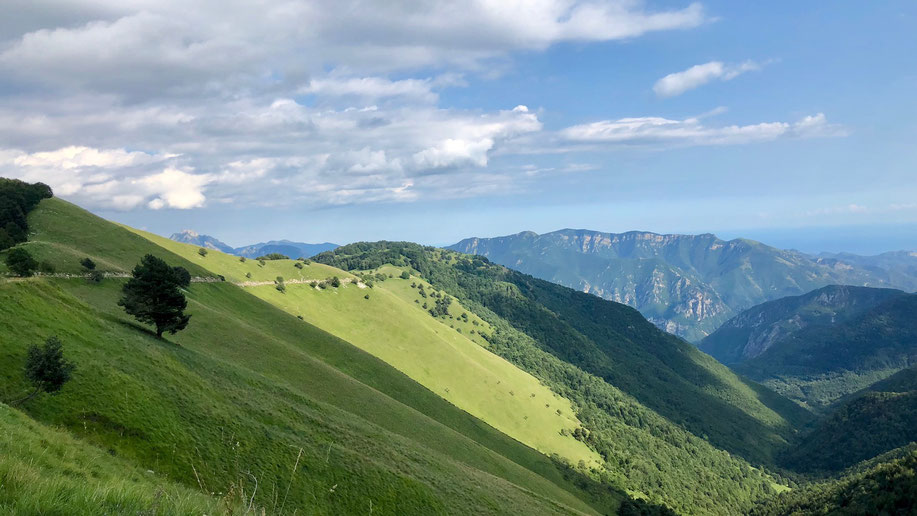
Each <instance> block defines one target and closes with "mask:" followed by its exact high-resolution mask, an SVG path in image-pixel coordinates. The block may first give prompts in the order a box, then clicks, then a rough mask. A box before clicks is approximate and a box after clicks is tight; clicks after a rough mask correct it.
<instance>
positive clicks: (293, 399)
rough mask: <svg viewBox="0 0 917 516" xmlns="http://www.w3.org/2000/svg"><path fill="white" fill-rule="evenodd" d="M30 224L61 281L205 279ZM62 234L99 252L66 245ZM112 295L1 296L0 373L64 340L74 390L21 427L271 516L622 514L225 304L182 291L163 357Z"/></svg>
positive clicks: (49, 285)
mask: <svg viewBox="0 0 917 516" xmlns="http://www.w3.org/2000/svg"><path fill="white" fill-rule="evenodd" d="M30 222H31V224H32V227H33V230H34V235H33V237H34V239H33V240H34V241H33V242H30V243H29V244H27V245H28V246H29V248H30V249H33V250H35V251H36V252H37V253H43V254H44V256H46V257H47V258H48V259H54V260H56V263H57V264H58V266H59V269H60V270H62V271H64V272H68V270H69V271H73V272H75V271H77V270H78V269H79V267H78V265H77V263H76V261H74V260H73V259H74V258H77V259H78V258H81V257H83V256H85V255H90V256H93V257H94V258H93V259H95V258H96V257H97V258H99V260H98V261H99V263H104V264H106V266H107V267H109V269H110V270H113V271H118V270H120V271H124V270H126V269H128V268H129V267H131V266H132V265H133V264H134V263H136V261H137V260H139V257H140V256H141V255H142V254H143V253H146V252H155V253H156V254H158V255H159V256H162V257H164V258H165V259H166V260H167V261H169V262H170V263H172V264H174V265H182V266H185V267H186V268H188V269H189V270H191V271H192V273H194V274H197V275H201V276H206V275H207V274H208V273H207V271H205V270H203V269H201V268H199V267H197V266H196V265H195V264H194V263H191V262H188V261H185V260H183V259H182V258H180V257H178V256H176V255H173V254H171V253H169V252H168V251H166V250H164V249H162V248H158V247H156V246H154V245H153V244H152V243H150V242H149V241H147V240H146V239H143V238H140V237H136V236H135V235H132V234H131V233H129V232H127V231H126V230H123V229H121V228H118V227H116V226H114V225H111V224H108V223H105V222H104V221H101V220H100V219H97V218H95V217H92V216H91V215H90V214H88V213H87V212H85V211H82V210H79V209H78V208H75V207H73V206H72V205H68V204H67V203H63V202H61V201H57V200H51V201H45V202H44V203H43V204H42V206H40V207H39V209H38V210H37V211H36V212H35V213H33V217H32V219H31V220H30ZM71 224H73V225H75V226H77V227H79V228H81V231H84V232H85V234H87V235H95V236H96V238H95V239H93V238H86V239H85V240H84V239H75V238H74V237H73V235H71V233H70V231H71V230H70V226H71ZM135 238H136V239H135ZM118 242H124V243H125V245H124V247H123V248H121V247H119V246H118V245H117V243H118ZM103 250H104V252H103ZM121 281H122V280H120V279H110V280H105V281H103V282H102V283H100V284H90V283H88V282H87V281H85V280H83V279H79V278H76V279H43V278H34V279H30V280H25V281H21V280H15V281H11V280H7V281H3V282H2V283H0V297H2V299H0V333H2V334H3V335H13V336H16V338H15V339H3V340H2V341H0V355H2V356H3V363H5V364H21V363H22V359H23V354H24V350H25V347H26V345H27V344H29V343H31V342H37V341H40V340H43V338H44V337H46V336H47V335H50V334H56V335H58V336H60V337H61V339H63V340H64V342H65V344H66V346H67V353H68V355H69V356H71V357H72V359H73V360H74V361H75V362H76V363H77V366H78V368H79V369H78V371H77V374H76V377H75V378H74V380H73V382H71V384H68V386H67V387H66V389H65V391H64V392H63V393H61V394H60V395H59V396H56V397H45V398H40V399H36V400H33V401H32V402H30V403H29V405H27V406H26V409H27V412H28V413H29V414H30V415H32V416H34V417H35V418H37V419H39V420H42V421H45V422H48V423H52V424H57V425H62V426H65V427H67V428H69V429H70V430H71V431H73V432H75V433H76V434H78V435H79V436H81V437H83V438H84V439H86V440H88V441H89V442H91V443H94V444H96V445H98V446H101V447H103V448H105V449H109V450H110V451H111V453H113V454H117V455H120V456H122V457H123V458H125V459H126V460H129V461H131V462H132V463H135V464H138V465H141V467H144V468H149V469H152V470H154V471H156V472H159V473H162V474H163V475H165V476H166V477H168V478H171V479H174V480H177V481H179V482H181V483H184V484H186V485H189V486H199V485H200V486H203V487H204V488H205V489H207V490H208V491H213V492H219V491H224V492H225V491H226V490H227V489H229V487H230V485H231V484H232V483H235V484H236V485H238V484H239V482H246V485H247V486H249V487H251V486H252V484H253V483H254V481H253V480H252V477H254V478H256V479H257V482H258V484H259V486H260V487H259V490H258V494H257V495H256V503H259V504H261V505H263V506H265V507H267V508H268V510H269V511H271V510H274V511H277V510H278V509H279V507H280V506H281V505H282V503H283V502H282V499H283V496H281V495H280V493H281V492H285V491H286V490H287V489H289V495H288V499H287V502H286V506H285V507H286V508H285V511H286V512H290V509H291V508H295V507H300V508H303V510H305V509H308V511H309V512H318V513H329V512H365V511H367V510H368V507H369V504H370V503H372V504H373V506H374V508H375V509H374V510H375V511H376V513H399V514H403V513H422V514H429V513H431V512H449V513H454V512H476V513H480V512H484V513H487V512H505V511H506V509H507V508H508V507H512V508H513V510H517V509H518V510H521V511H524V512H530V513H569V512H571V511H582V512H586V513H589V512H593V509H592V508H591V507H590V506H589V505H588V504H586V503H584V502H583V501H582V500H581V499H589V500H591V501H592V503H594V504H595V505H596V506H597V507H601V508H602V511H603V512H611V511H613V510H614V507H615V506H616V505H617V503H618V502H619V501H620V500H621V499H622V498H623V495H621V494H620V493H619V492H615V491H613V490H609V489H607V488H599V487H598V486H592V487H589V485H590V484H589V482H588V481H586V480H585V479H584V478H583V477H582V476H579V475H576V474H574V473H572V472H569V471H563V470H560V469H558V468H557V467H556V466H555V465H554V464H552V463H551V462H550V461H549V460H548V459H547V458H545V457H544V456H543V455H541V454H539V453H537V452H535V451H534V450H532V449H530V448H526V447H524V446H522V445H520V444H519V443H517V442H515V441H513V440H512V439H509V438H507V437H506V436H505V435H503V434H501V433H499V432H497V431H495V430H494V429H493V428H491V427H489V426H487V425H486V424H483V423H482V422H481V421H479V420H477V419H475V418H473V417H470V416H469V415H468V414H467V413H464V412H462V411H460V410H457V409H456V408H455V407H453V406H452V405H450V404H449V403H446V402H445V401H443V400H442V399H440V398H439V397H437V396H436V395H434V394H433V393H431V392H429V391H428V390H426V389H423V388H422V387H420V386H419V385H418V384H416V383H415V382H413V381H411V380H410V379H408V378H407V377H405V376H404V375H402V374H401V373H398V372H397V371H395V370H394V369H392V368H391V367H390V366H388V365H386V364H385V363H383V362H381V361H379V360H377V359H375V358H373V357H371V356H370V355H368V354H366V353H364V352H362V351H360V350H358V349H356V348H354V347H353V346H351V345H350V344H348V343H346V342H344V341H341V340H339V339H336V338H334V337H332V336H330V335H328V334H327V333H325V332H323V331H321V330H318V329H316V328H314V327H313V326H311V325H309V324H307V323H304V322H302V321H299V320H297V319H296V318H294V317H292V316H289V315H286V314H283V313H282V312H280V311H278V310H276V309H275V308H274V307H272V306H271V305H269V304H267V303H264V302H262V301H259V300H258V299H256V298H254V297H252V296H250V295H248V294H247V293H245V292H244V291H243V290H241V289H239V288H238V287H236V286H233V285H230V284H225V283H195V284H192V286H191V289H190V290H189V293H188V295H189V302H190V305H189V312H190V313H191V314H192V320H191V325H190V326H189V328H188V330H186V331H184V332H181V333H179V334H178V335H176V336H175V337H174V338H170V340H169V341H159V340H157V339H155V338H154V337H153V336H152V335H150V332H149V331H148V330H146V329H144V328H140V327H138V326H137V325H136V324H135V323H134V322H133V321H132V320H130V319H129V318H128V317H127V316H125V315H124V314H123V312H121V311H120V309H119V308H118V307H117V306H116V303H115V302H116V300H117V298H118V295H119V288H120V284H121ZM0 373H2V374H0V392H3V393H4V395H5V397H7V398H9V397H12V396H11V395H13V394H14V393H18V392H21V391H23V390H25V386H24V385H23V384H22V380H21V378H20V376H19V375H20V373H19V370H18V368H16V367H13V368H3V370H2V371H0ZM300 450H301V451H300ZM300 453H301V455H300ZM297 457H299V459H298V464H297ZM294 465H296V466H297V467H296V469H295V470H294ZM577 479H578V480H577ZM574 481H576V482H577V483H578V484H580V485H583V486H586V487H589V489H590V491H591V492H592V493H595V494H596V495H597V496H596V497H590V495H588V494H586V493H585V491H583V490H582V489H579V488H577V487H575V486H574V484H573V482H574ZM199 482H200V483H199ZM300 512H302V511H300Z"/></svg>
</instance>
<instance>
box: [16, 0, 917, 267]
mask: <svg viewBox="0 0 917 516" xmlns="http://www.w3.org/2000/svg"><path fill="white" fill-rule="evenodd" d="M915 29H917V3H914V2H913V1H886V2H869V3H863V2H854V1H844V0H838V1H830V2H829V1H820V2H819V1H815V2H798V1H779V0H775V1H772V2H735V1H725V0H723V1H703V2H690V1H677V0H664V1H641V0H589V1H580V0H529V1H523V0H476V1H475V0H471V1H449V0H442V1H437V2H431V1H422V0H391V1H386V2H368V1H365V0H363V1H357V0H334V1H332V0H313V1H294V0H264V1H261V2H257V3H256V2H250V1H248V0H202V1H197V2H183V1H181V2H180V1H177V0H118V1H115V0H82V1H79V2H75V1H67V0H6V1H5V2H4V15H3V17H2V18H0V176H5V177H14V178H19V179H23V180H27V181H42V182H45V183H47V184H49V185H51V186H52V188H53V189H54V191H55V194H56V195H57V196H59V197H62V198H64V199H67V200H70V201H72V202H75V203H77V204H79V205H80V206H83V207H85V208H87V209H89V210H90V211H92V212H94V213H97V214H99V215H101V216H103V217H106V218H109V219H112V220H116V221H119V222H123V223H126V224H129V225H132V226H135V227H139V228H143V229H147V230H150V231H153V232H156V233H160V234H163V235H169V234H171V233H172V232H175V231H179V230H182V229H193V230H195V231H198V232H200V233H206V234H210V235H213V236H216V237H217V238H220V239H221V240H223V241H225V242H227V243H229V244H230V245H234V246H241V245H244V244H249V243H253V242H257V241H265V240H270V239H282V238H287V239H291V240H297V241H305V242H324V241H331V242H336V243H347V242H352V241H358V240H381V239H386V240H410V241H416V242H421V243H425V244H434V245H445V244H450V243H454V242H456V241H458V240H460V239H462V238H466V237H471V236H497V235H504V234H511V233H517V232H520V231H524V230H532V231H536V232H540V233H541V232H548V231H552V230H556V229H561V228H568V227H572V228H587V229H595V230H601V231H611V232H621V231H628V230H647V231H655V232H660V233H705V232H713V233H716V234H718V235H720V236H722V237H725V238H735V237H746V238H754V239H758V240H761V241H764V242H766V243H769V244H772V245H777V246H780V247H787V248H795V249H799V250H803V251H807V252H818V251H850V252H857V253H861V254H875V253H879V252H883V251H888V250H895V249H917V145H915V144H917V95H915V93H917V60H915V55H917V30H915Z"/></svg>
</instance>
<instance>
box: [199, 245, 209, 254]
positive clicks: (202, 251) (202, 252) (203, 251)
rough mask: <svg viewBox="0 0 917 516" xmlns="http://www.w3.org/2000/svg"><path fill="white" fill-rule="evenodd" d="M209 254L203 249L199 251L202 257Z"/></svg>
mask: <svg viewBox="0 0 917 516" xmlns="http://www.w3.org/2000/svg"><path fill="white" fill-rule="evenodd" d="M207 252H208V251H207V249H205V248H203V247H201V248H200V249H198V250H197V254H199V255H201V256H207Z"/></svg>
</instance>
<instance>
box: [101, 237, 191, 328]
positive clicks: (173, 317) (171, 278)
mask: <svg viewBox="0 0 917 516" xmlns="http://www.w3.org/2000/svg"><path fill="white" fill-rule="evenodd" d="M177 269H179V268H178V267H175V268H173V267H170V266H169V265H168V264H167V263H166V262H165V261H163V260H162V259H161V258H157V257H155V256H153V255H151V254H148V255H146V256H144V257H143V259H142V260H141V261H140V264H138V265H137V266H136V267H134V270H133V272H132V277H131V279H129V280H128V281H127V283H125V284H124V287H123V289H122V294H123V295H122V297H121V299H120V300H119V301H118V305H119V306H121V307H123V308H124V311H125V312H127V313H128V314H130V315H132V316H134V317H135V318H136V319H137V320H138V321H140V322H142V323H145V324H152V325H154V326H155V327H156V337H158V338H162V334H163V333H164V332H169V333H171V334H173V335H174V334H175V333H176V332H178V331H180V330H183V329H185V327H186V326H188V320H189V319H190V318H191V316H190V315H186V314H185V313H184V310H185V308H187V306H188V301H187V300H186V299H185V295H184V294H182V292H181V289H180V287H181V286H182V284H183V281H184V278H183V276H182V274H181V273H180V272H179V271H178V270H177ZM182 270H184V269H182ZM185 272H187V271H185ZM189 279H190V278H189Z"/></svg>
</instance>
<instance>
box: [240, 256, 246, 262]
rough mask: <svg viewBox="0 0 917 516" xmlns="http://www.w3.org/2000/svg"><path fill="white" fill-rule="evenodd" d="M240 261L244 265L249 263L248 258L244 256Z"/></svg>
mask: <svg viewBox="0 0 917 516" xmlns="http://www.w3.org/2000/svg"><path fill="white" fill-rule="evenodd" d="M239 261H240V262H242V263H245V262H247V261H248V258H246V257H244V256H240V257H239Z"/></svg>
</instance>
